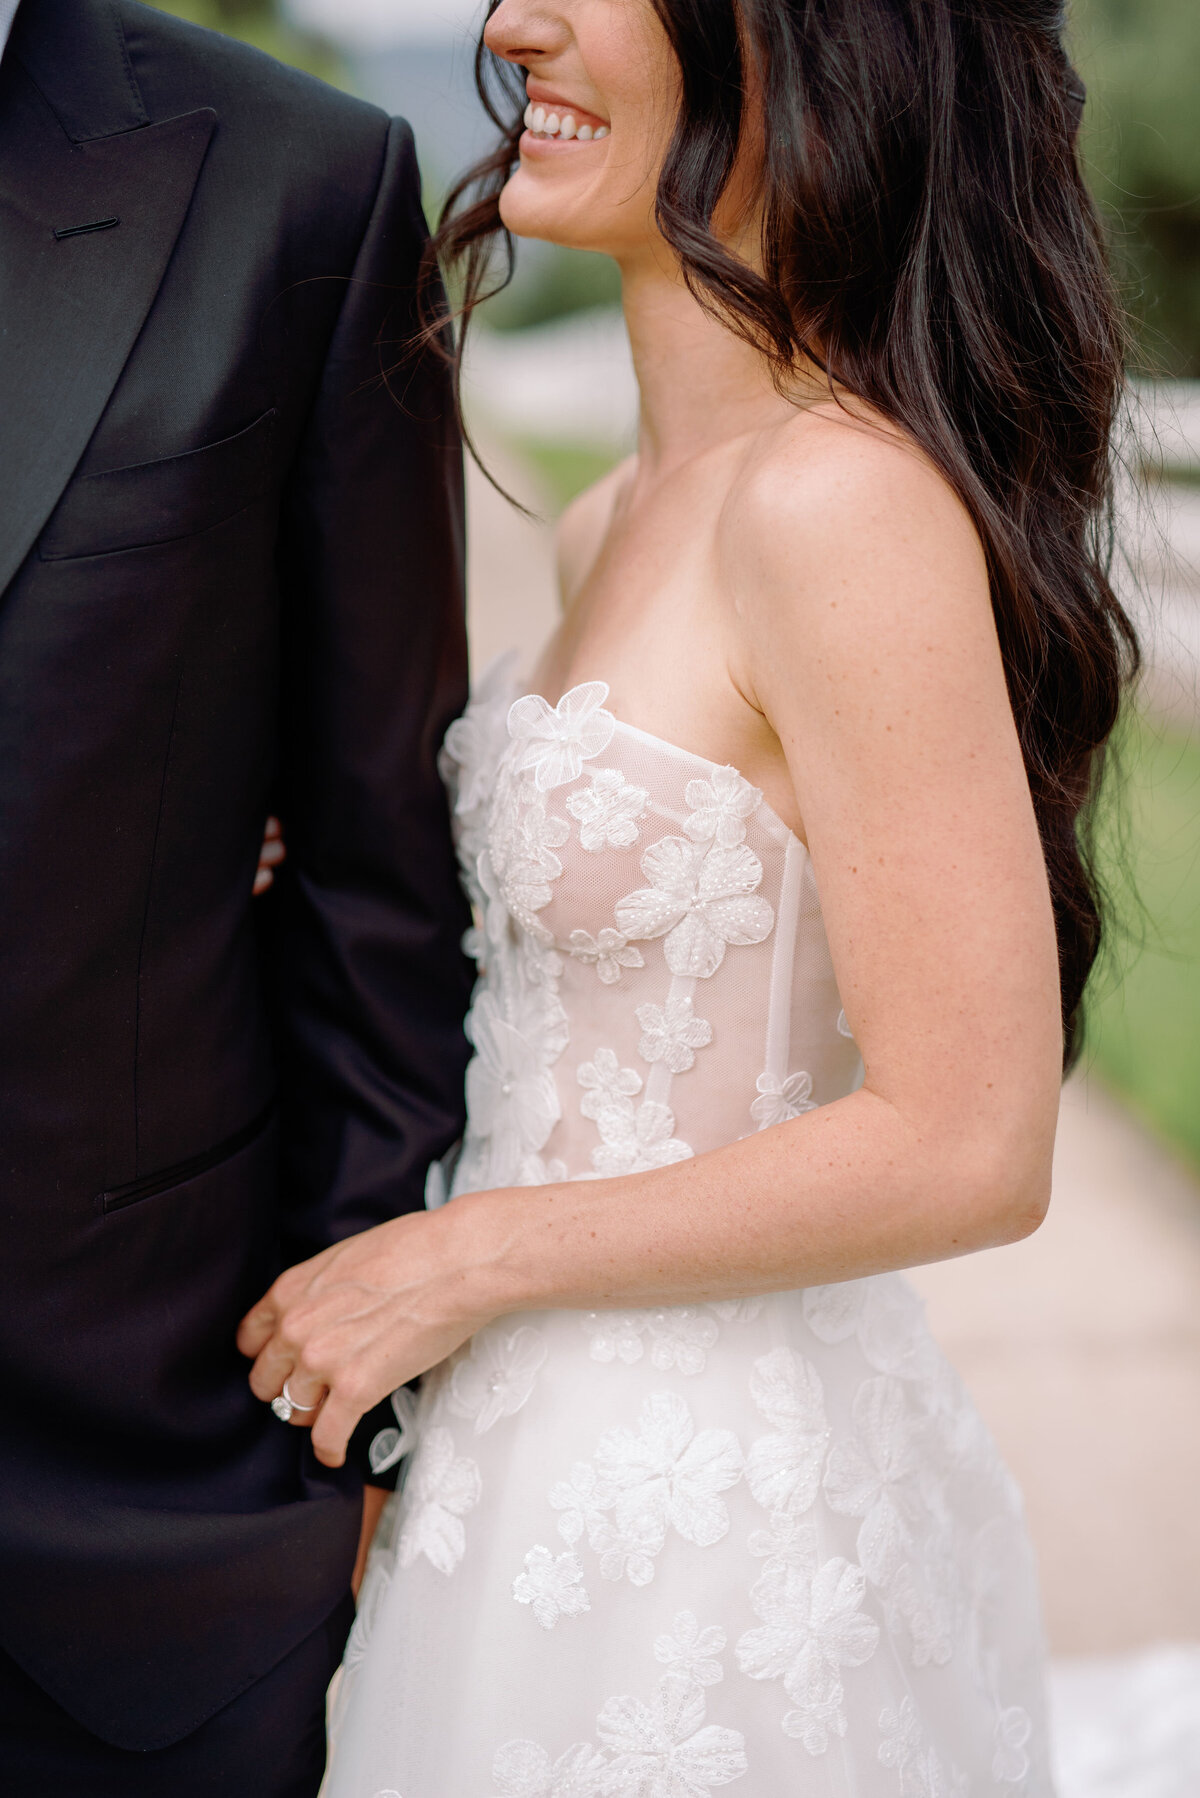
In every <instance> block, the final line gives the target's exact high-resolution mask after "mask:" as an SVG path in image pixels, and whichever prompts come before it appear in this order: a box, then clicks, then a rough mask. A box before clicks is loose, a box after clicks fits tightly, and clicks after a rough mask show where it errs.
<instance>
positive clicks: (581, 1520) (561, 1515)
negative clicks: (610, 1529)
mask: <svg viewBox="0 0 1200 1798" xmlns="http://www.w3.org/2000/svg"><path fill="white" fill-rule="evenodd" d="M612 1502H613V1494H612V1493H611V1492H609V1491H608V1490H607V1489H606V1488H605V1487H604V1486H603V1485H602V1484H601V1482H600V1481H599V1480H598V1479H597V1477H596V1469H595V1468H594V1467H593V1466H592V1465H591V1464H590V1462H588V1461H576V1463H575V1465H574V1466H573V1467H572V1469H571V1477H570V1479H569V1480H556V1481H555V1482H554V1484H553V1486H551V1488H550V1507H551V1509H552V1510H555V1511H557V1512H558V1533H559V1535H560V1536H561V1537H562V1539H563V1541H564V1542H565V1543H566V1544H567V1545H568V1547H570V1548H574V1546H575V1544H576V1543H577V1542H578V1541H579V1538H580V1537H581V1536H583V1535H584V1534H587V1535H588V1537H589V1538H590V1537H591V1535H592V1533H593V1532H594V1531H595V1530H596V1529H598V1528H599V1527H600V1525H601V1524H602V1523H603V1522H604V1513H605V1511H606V1510H608V1508H609V1507H610V1506H611V1504H612Z"/></svg>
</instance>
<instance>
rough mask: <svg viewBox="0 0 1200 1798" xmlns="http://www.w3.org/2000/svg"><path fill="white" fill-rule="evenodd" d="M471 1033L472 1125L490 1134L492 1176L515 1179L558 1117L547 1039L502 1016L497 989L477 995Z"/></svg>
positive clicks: (499, 1179) (468, 1083)
mask: <svg viewBox="0 0 1200 1798" xmlns="http://www.w3.org/2000/svg"><path fill="white" fill-rule="evenodd" d="M467 1033H468V1036H469V1037H470V1040H471V1042H472V1043H473V1044H474V1047H475V1054H474V1056H473V1057H472V1059H471V1061H470V1063H469V1064H468V1066H467V1080H466V1088H467V1105H468V1107H469V1110H470V1114H471V1129H472V1133H473V1134H474V1135H476V1136H479V1137H486V1138H488V1139H489V1140H490V1145H491V1162H490V1174H491V1178H492V1179H493V1181H494V1183H495V1184H496V1185H498V1186H503V1185H507V1184H509V1183H510V1182H512V1181H513V1180H515V1178H516V1175H517V1172H518V1169H519V1167H520V1164H521V1160H522V1157H523V1156H524V1155H526V1154H527V1153H534V1154H536V1152H537V1151H538V1150H539V1149H541V1148H542V1147H544V1145H545V1142H546V1139H547V1137H548V1136H549V1135H550V1132H551V1130H553V1128H554V1126H555V1124H556V1123H557V1122H558V1118H559V1102H558V1088H557V1087H556V1086H555V1084H554V1076H553V1075H552V1074H551V1072H550V1070H549V1068H548V1067H547V1066H546V1053H545V1045H544V1043H543V1042H540V1041H539V1042H534V1041H531V1040H530V1039H529V1037H527V1036H525V1035H524V1034H523V1033H522V1032H521V1031H519V1030H517V1029H516V1028H515V1027H514V1026H513V1025H512V1024H510V1023H508V1022H507V1021H506V1020H505V1019H504V1018H503V1017H501V1015H500V1008H499V1005H498V1003H497V1001H496V998H495V995H494V994H493V993H491V992H488V991H485V992H483V993H481V994H480V996H479V998H478V999H477V1000H476V1001H475V1004H474V1006H473V1007H472V1009H471V1013H470V1017H469V1019H468V1031H467Z"/></svg>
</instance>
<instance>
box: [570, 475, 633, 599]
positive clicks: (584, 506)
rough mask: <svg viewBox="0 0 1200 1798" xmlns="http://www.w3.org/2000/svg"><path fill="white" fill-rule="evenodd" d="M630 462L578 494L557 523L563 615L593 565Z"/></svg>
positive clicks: (606, 531)
mask: <svg viewBox="0 0 1200 1798" xmlns="http://www.w3.org/2000/svg"><path fill="white" fill-rule="evenodd" d="M633 460H634V459H633V457H632V456H627V457H626V458H625V460H624V461H623V462H618V463H617V465H616V467H615V468H610V469H609V471H608V473H607V474H605V475H601V477H600V479H599V480H598V481H594V482H593V483H592V485H591V486H590V487H586V488H585V489H584V491H583V492H582V493H580V494H577V495H576V497H575V498H574V499H573V500H572V501H571V503H570V505H569V506H568V507H567V508H566V510H565V512H564V513H563V515H562V517H561V518H560V519H559V521H558V527H557V530H556V532H555V539H554V541H555V554H556V557H557V566H558V593H559V600H560V602H561V605H562V608H563V611H564V612H565V611H566V610H567V609H568V607H569V606H570V604H571V602H572V600H573V599H574V598H575V595H576V594H577V593H578V592H579V590H580V588H581V587H582V586H583V585H584V582H585V581H586V580H587V577H588V575H589V574H590V573H591V571H592V569H593V568H594V567H595V565H596V558H597V557H598V556H599V554H600V550H601V548H602V546H603V543H604V539H605V537H606V536H607V534H608V527H609V525H610V524H611V523H612V518H613V511H614V509H615V507H616V504H617V501H618V498H619V497H620V494H621V490H622V488H623V487H624V486H625V483H626V481H627V480H628V478H629V473H630V470H631V468H632V466H633Z"/></svg>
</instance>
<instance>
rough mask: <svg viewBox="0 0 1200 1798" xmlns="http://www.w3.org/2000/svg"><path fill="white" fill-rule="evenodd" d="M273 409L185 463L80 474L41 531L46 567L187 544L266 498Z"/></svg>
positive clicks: (188, 454) (168, 460)
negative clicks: (183, 540) (178, 540)
mask: <svg viewBox="0 0 1200 1798" xmlns="http://www.w3.org/2000/svg"><path fill="white" fill-rule="evenodd" d="M274 423H275V409H274V407H272V408H271V410H270V411H268V412H264V413H263V414H262V416H261V417H260V418H256V419H255V421H254V423H253V424H251V425H247V426H246V428H245V430H244V431H238V432H237V433H236V435H235V436H233V437H225V438H222V439H221V441H220V442H218V443H206V444H204V445H203V447H202V448H200V449H194V450H187V451H185V453H184V454H183V455H181V456H166V457H164V458H163V459H162V460H161V461H158V462H140V463H137V464H135V465H134V466H133V467H131V468H110V469H107V470H105V471H104V472H103V473H101V474H89V475H80V476H79V477H77V478H76V479H75V480H73V481H72V482H71V483H70V485H69V486H68V487H67V490H66V492H65V493H64V494H63V497H62V499H61V500H60V501H59V503H58V505H57V507H56V508H55V510H54V512H53V514H52V515H51V518H50V521H49V523H48V524H47V526H46V528H45V530H44V531H43V532H42V537H41V541H40V543H39V545H38V550H39V553H40V555H41V556H42V559H43V560H44V561H62V560H65V559H66V558H67V557H71V556H102V555H106V554H108V553H110V552H111V551H112V550H118V549H133V548H139V547H141V546H142V545H143V544H151V543H167V542H169V541H170V540H171V539H172V538H173V537H189V536H191V535H192V534H193V533H194V532H196V531H202V530H206V529H208V528H209V527H210V526H212V525H214V524H219V523H220V522H221V520H222V519H223V518H229V517H231V516H232V514H233V513H235V512H240V511H241V510H242V508H243V506H247V505H249V504H250V503H251V501H253V500H256V499H259V498H261V496H262V494H263V493H264V492H265V491H266V488H267V485H268V481H269V477H270V448H271V433H272V429H273V426H274Z"/></svg>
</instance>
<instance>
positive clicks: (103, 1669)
mask: <svg viewBox="0 0 1200 1798" xmlns="http://www.w3.org/2000/svg"><path fill="white" fill-rule="evenodd" d="M423 238H424V226H423V223H422V218H421V212H420V206H419V197H418V180H417V171H416V165H415V161H414V156H413V149H412V142H411V137H410V134H409V132H408V129H407V127H406V126H405V125H403V124H401V123H398V122H394V121H393V122H389V121H388V119H387V118H386V117H384V115H383V114H381V113H379V112H377V111H376V110H374V109H373V108H371V107H368V106H365V105H363V104H361V103H359V102H357V101H354V100H350V99H347V98H345V97H344V96H342V95H339V94H336V93H334V92H333V91H331V90H329V89H327V88H325V87H323V86H321V85H320V84H319V83H316V82H313V81H309V80H307V79H306V78H304V77H302V76H300V75H297V74H294V73H293V72H291V71H289V70H286V69H283V68H280V67H278V66H277V65H276V64H274V63H272V62H271V61H269V60H268V59H267V58H265V57H262V56H259V55H258V54H256V53H255V52H252V51H249V50H246V49H244V48H242V47H241V46H239V45H236V44H233V43H230V42H228V41H227V40H225V39H223V38H220V37H217V36H215V35H213V34H210V33H207V32H202V31H198V30H195V29H193V28H191V27H188V26H185V25H181V24H180V23H178V22H177V21H175V20H174V19H171V18H168V17H166V16H164V15H162V14H160V13H157V12H154V11H152V10H150V9H148V8H145V7H142V6H139V5H136V4H134V3H133V0H25V4H24V5H23V6H22V8H21V11H20V12H19V14H18V17H17V22H16V26H15V30H14V35H13V38H12V41H11V43H10V45H9V48H8V51H7V53H6V54H5V57H4V61H3V65H2V66H0V1231H2V1233H3V1253H2V1254H0V1405H2V1406H3V1416H2V1418H0V1644H2V1645H3V1647H4V1648H5V1649H6V1650H7V1651H8V1653H9V1654H11V1655H12V1656H13V1658H14V1659H15V1660H17V1661H18V1662H19V1663H20V1664H21V1665H22V1666H23V1667H24V1668H25V1669H26V1670H27V1671H28V1672H29V1673H30V1674H31V1675H32V1677H33V1678H34V1679H35V1680H36V1681H37V1682H38V1683H39V1684H40V1685H41V1686H42V1687H43V1688H44V1689H45V1690H46V1691H47V1692H49V1693H50V1694H51V1695H52V1696H53V1697H54V1698H55V1699H56V1700H57V1701H58V1702H59V1703H60V1704H61V1705H63V1706H65V1707H66V1709H67V1710H68V1711H70V1712H71V1713H72V1714H73V1715H74V1716H75V1717H76V1718H78V1719H79V1720H80V1721H81V1722H82V1723H83V1724H84V1725H85V1726H86V1727H87V1728H89V1729H90V1730H92V1731H93V1732H95V1733H96V1734H97V1735H98V1736H100V1737H102V1738H103V1739H104V1740H106V1741H108V1742H111V1743H114V1744H116V1745H118V1746H121V1747H127V1748H139V1749H140V1748H151V1747H155V1746H158V1745H163V1744H166V1743H169V1742H172V1741H175V1740H177V1739H179V1738H181V1737H182V1736H184V1735H185V1734H187V1733H189V1732H190V1731H191V1730H192V1729H194V1728H195V1727H196V1726H197V1725H198V1724H199V1723H200V1722H202V1721H203V1720H204V1719H205V1718H206V1717H207V1716H209V1715H211V1714H212V1713H213V1712H214V1711H215V1710H217V1709H218V1708H219V1707H220V1706H221V1705H223V1704H224V1703H226V1702H227V1701H229V1700H230V1699H231V1698H232V1697H233V1696H234V1695H235V1694H236V1693H238V1692H239V1691H241V1690H243V1689H244V1688H246V1687H247V1686H249V1685H250V1684H251V1683H252V1682H253V1681H254V1680H256V1679H257V1678H259V1677H261V1676H262V1675H263V1674H264V1673H265V1672H266V1671H267V1670H269V1669H270V1668H271V1667H272V1666H274V1665H275V1664H276V1663H277V1662H278V1661H279V1660H280V1659H281V1658H282V1657H283V1656H284V1655H285V1654H286V1653H287V1652H288V1650H289V1649H290V1648H291V1647H292V1646H293V1645H294V1644H295V1643H297V1642H298V1641H300V1640H301V1639H302V1638H303V1637H304V1636H305V1635H306V1634H307V1633H309V1632H310V1631H312V1630H313V1629H315V1628H316V1627H317V1626H318V1625H319V1624H320V1623H321V1622H322V1620H323V1619H324V1618H325V1617H326V1616H327V1615H328V1614H329V1613H330V1612H331V1611H332V1609H333V1608H334V1606H335V1605H336V1604H337V1603H338V1602H339V1601H340V1600H341V1598H342V1596H343V1594H344V1592H345V1589H346V1582H347V1576H348V1570H349V1566H350V1563H351V1561H352V1558H353V1552H354V1545H355V1540H356V1535H357V1524H358V1495H359V1491H360V1487H361V1479H360V1476H359V1475H357V1474H353V1473H351V1472H349V1471H347V1472H345V1473H344V1474H329V1473H326V1472H325V1471H324V1470H322V1469H321V1468H320V1467H319V1466H318V1464H317V1463H316V1461H315V1460H314V1459H313V1458H312V1455H311V1450H310V1448H309V1446H308V1437H307V1433H306V1432H303V1431H298V1430H292V1429H286V1428H284V1427H283V1426H282V1425H280V1424H279V1423H278V1422H276V1420H275V1419H274V1418H273V1417H272V1416H271V1415H270V1413H269V1412H268V1411H267V1409H266V1408H265V1407H264V1406H262V1405H261V1404H259V1403H258V1402H257V1401H255V1400H254V1399H253V1398H252V1397H251V1395H250V1392H249V1389H248V1387H247V1384H246V1373H247V1366H246V1363H245V1362H244V1361H243V1360H242V1359H241V1357H240V1356H239V1355H238V1354H237V1352H236V1349H235V1347H234V1330H235V1326H236V1324H237V1321H238V1318H239V1315H240V1314H241V1313H242V1311H243V1310H244V1309H245V1308H246V1307H247V1306H248V1305H249V1304H250V1303H251V1302H252V1301H253V1300H254V1299H255V1298H256V1297H257V1296H258V1295H259V1294H260V1293H261V1291H262V1290H263V1289H264V1288H265V1286H266V1285H267V1284H268V1282H269V1281H270V1279H271V1278H272V1277H273V1275H274V1273H275V1272H276V1271H277V1270H278V1268H279V1267H280V1266H281V1265H283V1264H285V1263H287V1262H289V1261H292V1260H295V1259H296V1258H297V1257H298V1256H301V1255H304V1254H308V1253H311V1252H312V1251H313V1250H314V1249H316V1248H317V1247H319V1246H322V1245H324V1244H326V1243H328V1242H330V1241H332V1240H334V1239H336V1238H338V1237H341V1236H344V1235H347V1234H349V1233H351V1232H353V1231H357V1230H360V1229H362V1228H364V1227H366V1226H368V1225H371V1224H373V1223H377V1222H379V1221H381V1220H382V1219H384V1218H386V1217H389V1216H391V1215H394V1214H396V1213H398V1212H401V1211H403V1210H405V1209H411V1208H413V1207H416V1206H418V1205H420V1203H421V1201H422V1189H423V1181H424V1175H425V1170H426V1167H427V1164H428V1162H429V1161H430V1159H431V1158H432V1157H434V1156H437V1155H439V1154H441V1153H442V1152H443V1151H444V1150H445V1148H446V1147H447V1146H448V1145H449V1144H450V1143H451V1142H452V1140H453V1139H454V1138H455V1136H456V1135H457V1134H458V1133H459V1131H460V1128H461V1122H462V1117H461V1107H462V1099H461V1091H462V1073H463V1067H464V1063H465V1060H466V1049H465V1045H464V1041H463V1037H462V1032H461V1017H462V1013H463V1010H464V1008H465V1003H466V998H467V992H468V974H467V970H466V964H465V963H464V961H463V958H462V956H461V953H460V949H459V939H460V936H461V932H462V930H463V927H464V924H465V921H466V920H465V918H464V916H463V906H462V901H461V898H460V895H459V891H458V886H457V882H456V878H455V871H454V862H453V855H452V852H451V846H450V842H449V832H448V820H447V813H446V802H445V799H444V795H443V792H442V789H441V786H440V783H439V781H438V778H437V772H436V767H435V757H436V751H437V746H438V744H439V742H440V739H441V736H442V733H443V731H444V729H445V727H446V725H447V723H448V722H449V721H450V719H451V718H452V717H453V716H454V715H455V713H456V712H457V711H458V710H459V709H460V707H461V705H462V703H463V699H464V687H465V649H464V630H463V617H462V591H461V589H462V549H461V486H460V482H461V467H460V459H459V451H458V443H457V437H456V433H455V431H454V427H453V423H452V419H451V409H450V405H449V399H448V395H447V389H446V381H445V378H444V373H443V372H442V370H441V367H440V364H438V362H437V361H436V359H435V358H432V357H429V356H426V357H424V358H423V359H419V360H417V361H416V362H415V363H414V362H412V361H411V360H410V362H409V363H408V364H406V365H404V366H402V367H400V368H399V370H398V372H396V373H395V374H394V375H393V376H392V377H391V379H390V390H389V384H385V383H384V382H383V381H382V380H381V378H380V369H381V366H383V367H385V368H390V367H392V366H394V365H395V364H397V363H399V362H400V361H401V358H402V352H403V349H404V346H405V344H406V343H407V341H408V340H409V339H410V337H411V334H412V329H413V324H414V314H413V301H414V281H415V276H416V266H417V259H418V256H419V253H420V249H421V245H422V242H423ZM270 807H275V808H277V809H278V810H279V812H280V813H281V815H282V817H283V820H284V824H285V829H286V834H287V839H288V845H289V850H290V859H289V862H288V864H287V867H286V869H285V871H284V873H283V875H282V876H281V878H280V879H279V881H278V883H277V887H276V889H275V891H274V892H273V893H272V894H271V895H270V896H269V898H268V899H267V900H265V901H262V902H252V901H251V898H250V889H251V882H252V876H253V873H254V868H255V862H256V856H257V851H258V845H259V841H260V837H261V832H262V827H263V821H264V818H265V817H266V815H267V812H268V809H269V808H270Z"/></svg>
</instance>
